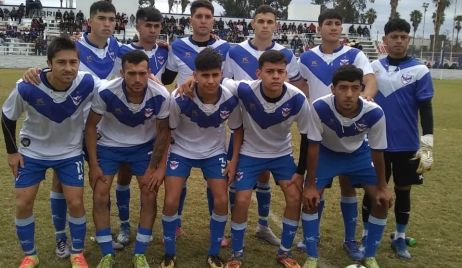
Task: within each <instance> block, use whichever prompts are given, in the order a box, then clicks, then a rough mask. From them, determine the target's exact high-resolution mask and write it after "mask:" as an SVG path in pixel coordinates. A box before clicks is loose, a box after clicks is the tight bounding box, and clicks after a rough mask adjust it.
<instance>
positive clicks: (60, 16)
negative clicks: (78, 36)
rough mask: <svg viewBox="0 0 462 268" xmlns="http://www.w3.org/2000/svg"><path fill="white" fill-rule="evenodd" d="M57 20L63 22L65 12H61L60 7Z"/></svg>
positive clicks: (56, 15)
mask: <svg viewBox="0 0 462 268" xmlns="http://www.w3.org/2000/svg"><path fill="white" fill-rule="evenodd" d="M55 21H56V22H58V23H61V22H63V13H61V10H59V9H58V11H56V14H55Z"/></svg>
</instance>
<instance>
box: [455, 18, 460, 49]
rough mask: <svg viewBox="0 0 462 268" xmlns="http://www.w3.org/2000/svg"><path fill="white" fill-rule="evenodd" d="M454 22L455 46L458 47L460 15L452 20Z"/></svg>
mask: <svg viewBox="0 0 462 268" xmlns="http://www.w3.org/2000/svg"><path fill="white" fill-rule="evenodd" d="M454 21H455V22H456V26H455V27H454V28H455V29H456V31H457V35H456V46H459V32H460V30H461V29H462V25H461V23H462V15H458V16H456V17H455V18H454Z"/></svg>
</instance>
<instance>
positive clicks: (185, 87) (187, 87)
mask: <svg viewBox="0 0 462 268" xmlns="http://www.w3.org/2000/svg"><path fill="white" fill-rule="evenodd" d="M195 86H196V79H194V77H193V76H190V77H188V78H186V80H185V81H184V83H183V84H182V85H180V86H179V87H178V90H177V91H176V96H178V95H180V96H181V97H183V95H185V94H186V95H188V96H189V97H191V98H193V97H194V87H195Z"/></svg>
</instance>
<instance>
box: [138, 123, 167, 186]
mask: <svg viewBox="0 0 462 268" xmlns="http://www.w3.org/2000/svg"><path fill="white" fill-rule="evenodd" d="M168 122H169V120H168V118H164V119H156V129H157V136H156V141H155V142H154V148H153V150H152V155H151V161H150V162H149V166H148V168H147V169H146V172H145V174H144V175H143V178H142V184H144V185H146V186H147V187H149V190H151V191H157V190H158V189H159V187H160V185H162V182H163V181H164V177H165V169H166V165H167V156H168V148H169V146H170V142H171V136H170V129H169V125H168Z"/></svg>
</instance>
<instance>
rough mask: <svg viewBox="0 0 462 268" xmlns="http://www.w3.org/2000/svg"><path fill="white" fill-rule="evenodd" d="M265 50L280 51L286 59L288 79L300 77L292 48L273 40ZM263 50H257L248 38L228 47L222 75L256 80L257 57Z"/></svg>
mask: <svg viewBox="0 0 462 268" xmlns="http://www.w3.org/2000/svg"><path fill="white" fill-rule="evenodd" d="M267 50H277V51H280V52H282V53H283V54H284V55H285V56H286V59H287V67H286V69H287V74H288V76H289V81H297V80H300V79H301V76H300V68H299V65H298V63H297V59H296V58H295V55H294V53H293V52H292V50H289V49H287V48H286V47H284V46H282V45H280V44H278V43H276V42H274V41H273V43H272V45H271V46H270V47H268V48H267V49H266V50H265V51H267ZM265 51H260V50H257V48H256V47H254V46H253V45H252V43H251V42H250V40H246V41H244V42H242V43H240V44H238V45H236V46H234V47H232V48H230V49H229V53H228V55H227V56H226V61H225V64H224V68H223V76H225V77H228V78H234V79H235V80H256V79H257V69H258V59H259V58H260V56H261V54H263V52H265Z"/></svg>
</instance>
